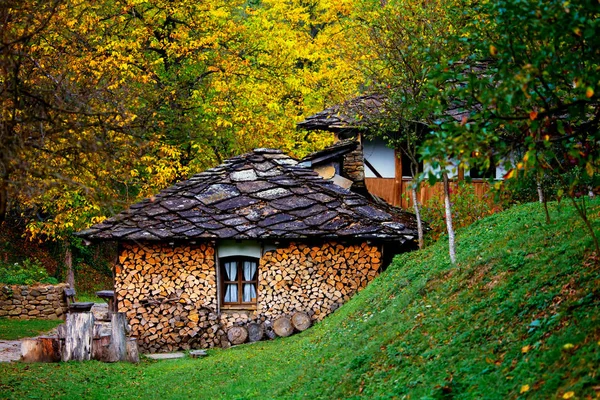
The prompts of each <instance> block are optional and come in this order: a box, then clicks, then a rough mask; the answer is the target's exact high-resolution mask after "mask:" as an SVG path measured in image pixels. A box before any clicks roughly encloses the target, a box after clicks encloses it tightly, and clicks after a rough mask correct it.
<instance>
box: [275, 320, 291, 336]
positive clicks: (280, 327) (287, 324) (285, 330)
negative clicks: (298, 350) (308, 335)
mask: <svg viewBox="0 0 600 400" xmlns="http://www.w3.org/2000/svg"><path fill="white" fill-rule="evenodd" d="M273 331H275V333H276V334H277V336H281V337H286V336H290V335H291V334H292V333H294V327H293V326H292V321H290V319H289V318H288V317H279V318H277V319H276V320H275V322H273Z"/></svg>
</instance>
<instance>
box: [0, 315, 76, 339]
mask: <svg viewBox="0 0 600 400" xmlns="http://www.w3.org/2000/svg"><path fill="white" fill-rule="evenodd" d="M63 322H64V321H63V320H61V319H56V320H47V319H30V320H20V319H8V318H0V340H17V339H21V338H26V337H33V336H38V335H40V334H42V333H44V332H48V331H49V330H51V329H53V328H56V327H57V326H58V325H59V324H61V323H63Z"/></svg>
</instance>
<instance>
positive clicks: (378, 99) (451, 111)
mask: <svg viewBox="0 0 600 400" xmlns="http://www.w3.org/2000/svg"><path fill="white" fill-rule="evenodd" d="M386 100H387V99H386V97H385V96H384V95H382V94H370V95H364V96H359V97H356V98H354V99H351V100H349V101H347V102H345V103H344V104H341V105H340V104H337V105H335V106H332V107H329V108H326V109H325V110H323V111H320V112H318V113H316V114H314V115H311V116H309V117H306V119H305V120H304V121H301V122H298V124H297V127H298V128H302V129H307V130H317V129H318V130H321V131H330V132H335V133H351V132H352V131H356V130H361V129H365V128H368V125H369V123H370V122H376V118H377V117H378V116H379V114H380V113H381V112H382V111H383V110H384V107H385V102H386ZM471 108H473V109H475V110H477V111H480V110H481V106H479V105H474V106H471ZM469 114H470V110H469V109H465V107H464V106H462V105H453V106H452V107H449V108H448V109H447V110H446V111H444V115H445V116H448V117H451V118H452V119H454V120H455V121H461V120H462V119H463V118H464V117H468V116H469ZM373 120H375V121H373Z"/></svg>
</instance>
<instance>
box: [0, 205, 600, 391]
mask: <svg viewBox="0 0 600 400" xmlns="http://www.w3.org/2000/svg"><path fill="white" fill-rule="evenodd" d="M551 215H552V220H553V222H552V223H551V224H550V225H546V224H545V223H544V217H543V214H542V212H541V209H540V206H539V205H537V204H528V205H524V206H520V207H516V208H514V209H511V210H508V211H506V212H504V213H501V214H496V215H493V216H491V217H488V218H486V219H485V220H482V221H479V222H477V223H475V224H474V225H472V226H470V227H469V228H466V229H464V230H461V231H460V232H459V235H458V238H457V242H458V254H459V264H458V266H452V265H450V263H449V261H448V257H447V245H446V244H445V243H444V242H443V241H440V242H438V243H437V244H435V245H433V246H431V247H429V248H427V249H425V250H424V251H421V252H417V253H412V254H406V255H403V256H400V257H398V258H396V260H395V261H394V264H393V265H392V266H391V267H390V268H389V269H388V270H387V271H386V272H385V273H383V274H382V275H381V276H380V277H379V278H377V279H376V280H375V281H374V282H373V283H372V284H371V285H369V286H368V287H367V288H366V289H364V290H363V291H362V292H360V293H359V294H358V295H357V296H355V297H354V298H353V299H352V300H351V301H350V302H348V303H347V304H346V305H345V306H344V307H342V308H340V309H339V310H338V311H336V312H335V313H334V314H333V315H331V316H330V317H328V318H327V319H326V320H325V321H323V322H322V323H320V324H318V325H316V326H315V327H313V328H312V329H310V330H308V331H306V332H304V333H302V334H299V335H295V336H292V337H290V338H286V339H277V340H275V341H271V342H260V343H256V344H252V345H245V346H239V347H236V348H233V349H229V350H211V351H209V356H208V357H206V358H204V359H183V360H173V361H160V362H156V361H147V360H146V361H143V362H141V363H140V364H139V365H130V364H122V363H121V364H101V363H97V362H86V363H63V364H35V365H24V364H19V363H12V364H2V365H0V398H15V399H19V398H49V397H55V398H98V399H100V398H106V397H112V398H140V399H159V398H160V399H168V398H173V399H180V398H210V399H212V398H223V399H247V398H272V399H278V398H307V399H314V398H325V399H339V398H369V399H371V398H379V399H387V398H390V399H391V398H398V399H402V398H411V399H450V398H453V399H479V398H485V399H506V398H536V399H537V398H540V399H550V398H563V396H564V395H565V394H568V395H570V393H569V392H573V394H574V396H573V398H574V399H575V398H582V399H583V398H595V397H596V396H597V394H596V391H595V389H594V388H596V389H597V388H598V386H600V381H599V377H598V376H597V374H598V367H599V365H600V320H599V318H600V316H599V315H600V312H599V310H600V269H599V266H598V262H597V261H596V260H595V259H594V258H593V257H592V254H591V253H590V251H589V249H590V248H591V247H592V242H591V240H590V238H589V237H588V235H587V233H586V231H585V229H584V226H583V223H582V221H581V220H580V219H579V218H578V217H577V216H576V214H575V212H574V210H573V209H572V208H571V207H570V206H568V205H567V204H565V203H563V204H561V205H557V204H552V205H551ZM589 215H590V218H591V219H592V220H593V224H594V226H595V228H596V229H598V230H600V203H599V202H595V203H594V204H593V205H592V206H591V207H590V209H589ZM525 389H527V390H525ZM521 391H523V392H522V393H521ZM567 397H568V396H567Z"/></svg>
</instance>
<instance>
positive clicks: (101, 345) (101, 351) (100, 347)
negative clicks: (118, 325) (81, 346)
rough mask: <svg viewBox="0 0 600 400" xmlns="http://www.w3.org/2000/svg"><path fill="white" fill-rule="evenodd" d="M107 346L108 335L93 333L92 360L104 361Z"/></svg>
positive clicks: (108, 342)
mask: <svg viewBox="0 0 600 400" xmlns="http://www.w3.org/2000/svg"><path fill="white" fill-rule="evenodd" d="M109 346H110V335H100V336H96V335H95V336H94V338H93V339H92V360H98V361H106V358H107V357H108V347H109Z"/></svg>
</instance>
